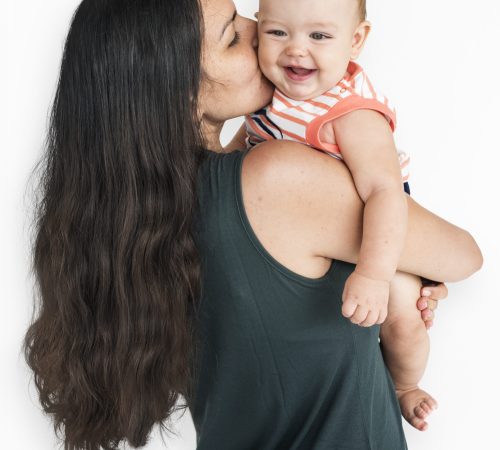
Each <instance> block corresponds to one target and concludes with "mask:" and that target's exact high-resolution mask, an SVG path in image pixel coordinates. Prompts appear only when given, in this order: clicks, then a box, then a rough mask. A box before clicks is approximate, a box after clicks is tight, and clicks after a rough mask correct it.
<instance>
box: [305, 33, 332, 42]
mask: <svg viewBox="0 0 500 450" xmlns="http://www.w3.org/2000/svg"><path fill="white" fill-rule="evenodd" d="M309 37H311V38H312V39H314V40H316V41H321V40H323V39H330V36H327V35H326V34H324V33H318V32H315V33H311V34H310V35H309Z"/></svg>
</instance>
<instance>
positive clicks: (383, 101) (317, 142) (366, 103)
mask: <svg viewBox="0 0 500 450" xmlns="http://www.w3.org/2000/svg"><path fill="white" fill-rule="evenodd" d="M356 109H373V110H376V111H379V112H380V113H382V114H383V115H384V116H385V117H386V119H387V120H388V122H389V124H390V126H391V129H392V130H393V131H394V129H395V128H396V112H395V110H394V107H393V106H392V104H391V103H390V101H389V99H388V98H387V97H386V96H385V95H383V94H381V93H379V92H377V91H376V90H375V88H374V87H373V85H372V83H371V82H370V80H369V78H368V76H367V75H366V73H365V72H364V70H363V69H362V68H361V66H359V65H358V64H356V63H355V62H352V61H351V62H349V65H348V67H347V73H346V75H345V76H344V78H342V80H340V81H339V83H337V85H335V86H334V87H333V88H331V89H330V90H328V91H327V92H325V93H323V94H321V95H319V96H318V97H315V98H313V99H310V100H294V99H291V98H289V97H287V96H286V95H285V94H283V93H282V92H281V91H279V90H278V89H275V92H274V95H273V100H272V102H271V103H270V104H269V105H268V106H267V107H265V108H263V109H261V110H259V111H257V112H255V113H253V114H250V115H248V116H247V117H246V120H245V124H246V129H247V141H246V142H247V146H248V147H251V146H253V145H255V144H257V143H259V142H262V141H265V140H270V139H286V140H292V141H296V142H302V143H304V144H307V145H309V146H311V147H313V148H316V149H318V150H322V151H324V152H326V153H327V154H329V155H331V156H333V157H334V158H337V159H342V155H341V151H340V149H339V148H338V146H337V145H334V144H330V143H327V142H322V141H321V139H320V133H319V131H320V129H321V127H322V126H323V125H324V124H325V123H326V122H329V121H332V120H335V119H336V118H337V117H340V116H341V115H344V114H346V113H348V112H351V111H354V110H356ZM398 156H399V161H400V166H401V173H402V176H403V181H407V180H408V177H409V171H408V166H409V160H410V159H409V157H408V155H407V154H406V153H404V152H401V151H398Z"/></svg>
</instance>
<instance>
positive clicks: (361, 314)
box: [351, 305, 370, 325]
mask: <svg viewBox="0 0 500 450" xmlns="http://www.w3.org/2000/svg"><path fill="white" fill-rule="evenodd" d="M369 312H370V310H369V309H368V308H367V307H366V306H360V305H358V307H357V308H356V311H355V312H354V314H353V316H352V317H351V322H352V323H354V324H355V325H359V324H360V323H361V322H363V321H364V320H366V317H367V316H368V313H369Z"/></svg>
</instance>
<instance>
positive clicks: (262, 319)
mask: <svg viewBox="0 0 500 450" xmlns="http://www.w3.org/2000/svg"><path fill="white" fill-rule="evenodd" d="M255 47H256V39H255V24H254V23H253V22H251V21H249V20H247V19H243V18H241V17H239V16H238V15H236V13H235V9H234V5H233V3H232V2H231V0H203V1H202V2H201V5H199V4H198V2H197V0H182V1H181V0H177V1H175V2H174V1H159V0H142V1H137V0H120V1H118V0H107V1H103V0H84V1H83V2H82V4H81V5H80V6H79V8H78V10H77V12H76V14H75V16H74V18H73V22H72V25H71V29H70V31H69V34H68V38H67V41H66V45H65V50H64V56H63V61H62V67H61V74H60V79H59V84H58V89H57V93H56V97H55V101H54V105H53V111H52V117H51V127H50V133H49V139H48V150H47V153H46V157H45V159H44V161H43V164H42V165H41V168H42V174H41V186H40V188H41V199H40V201H39V203H38V209H37V221H36V240H35V242H34V260H33V270H34V272H35V275H36V280H37V285H38V292H39V297H40V309H39V311H38V312H37V317H36V320H35V321H34V322H33V324H32V325H31V326H30V328H29V330H28V332H27V335H26V339H25V352H26V358H27V361H28V364H29V365H30V367H31V368H32V370H33V371H34V373H35V382H36V385H37V388H38V390H39V394H40V401H41V403H42V405H43V407H44V409H45V411H46V412H48V413H50V414H52V415H53V417H54V424H55V429H56V431H57V430H63V432H64V441H65V448H67V449H76V448H85V449H92V450H93V449H98V448H99V446H101V447H102V448H104V449H111V448H116V447H117V446H118V443H119V442H120V441H121V440H125V439H126V440H128V441H129V443H130V444H131V445H132V446H135V447H137V446H142V445H145V444H146V442H147V438H148V435H149V432H150V431H151V428H152V426H153V425H154V424H155V423H159V422H161V421H164V420H167V419H168V418H169V416H170V415H171V414H172V412H173V411H174V410H175V404H176V401H177V399H178V395H179V394H182V395H184V396H185V398H186V399H187V403H188V406H189V407H190V409H191V412H192V414H193V419H194V423H195V426H196V430H197V434H198V448H199V449H277V448H280V449H292V448H297V449H298V448H301V449H323V448H325V449H326V448H332V447H333V448H336V449H354V448H356V449H384V450H392V449H398V450H399V449H403V448H405V447H406V444H405V440H404V435H403V431H402V427H401V417H400V410H399V407H398V403H397V399H396V397H395V393H394V389H393V386H392V383H391V379H390V376H389V374H388V372H387V369H386V368H385V366H384V364H383V359H382V354H381V351H380V347H379V343H378V330H379V327H378V326H374V327H370V328H364V327H359V326H356V325H353V324H352V323H351V322H349V321H348V320H347V319H345V318H343V317H342V316H341V312H340V306H341V303H340V302H341V300H340V299H341V297H340V293H341V292H342V288H343V283H344V281H345V279H346V278H347V276H348V275H349V273H350V272H351V271H352V270H353V267H354V266H353V265H352V263H355V262H356V258H357V252H358V249H359V242H360V234H361V233H360V230H361V217H362V206H363V205H362V204H361V202H360V200H359V198H358V196H357V194H356V191H355V189H354V186H353V184H352V180H351V178H350V175H349V174H348V172H347V171H346V170H345V168H344V167H343V166H342V165H341V164H340V163H338V162H336V161H334V160H333V159H332V158H328V157H326V156H325V155H322V154H320V153H319V152H312V151H310V149H305V148H304V147H301V146H300V145H297V144H291V143H284V142H269V143H266V144H262V145H261V146H258V147H256V148H255V149H254V150H252V151H250V152H239V151H232V152H229V153H224V150H223V149H222V147H221V145H220V143H219V140H218V137H219V134H220V130H221V128H222V124H223V123H224V121H225V120H227V119H228V118H231V117H236V116H239V115H242V114H245V113H248V112H250V111H253V110H255V109H257V108H259V107H261V106H263V105H264V104H265V103H266V102H267V101H268V100H269V98H270V94H271V89H270V86H269V85H268V83H267V82H266V81H265V80H264V79H263V77H262V75H261V73H260V71H259V70H258V67H257V59H256V54H255ZM226 150H227V151H229V150H231V149H230V148H229V149H226ZM326 180H328V182H327V181H326ZM306 185H307V187H308V188H307V189H304V188H303V187H304V186H306ZM409 211H410V216H409V230H408V238H407V242H406V247H405V250H404V252H403V255H402V257H401V262H400V265H399V269H400V270H405V271H408V272H412V273H418V274H419V275H421V276H425V277H427V278H430V279H440V280H449V281H452V280H458V279H461V278H464V277H466V276H468V275H470V274H471V273H473V272H474V271H476V270H477V269H478V268H479V267H480V265H481V262H482V260H481V254H480V252H479V249H478V248H477V246H476V244H475V242H474V240H473V239H472V238H471V237H470V235H469V234H468V233H466V232H465V231H463V230H460V229H459V228H457V227H454V226H453V225H451V224H449V223H447V222H445V221H443V220H442V219H440V218H438V217H436V216H434V215H432V214H431V213H429V212H428V211H426V210H424V209H423V208H421V207H420V206H418V205H417V204H416V203H415V202H413V201H412V200H409ZM339 236H341V239H340V238H339ZM332 260H333V261H332ZM342 261H346V262H342ZM445 296H446V288H445V287H444V285H440V286H438V287H435V288H431V297H425V298H421V299H420V300H419V308H420V309H421V310H422V315H423V319H424V320H426V321H427V322H428V325H430V322H431V319H432V311H431V310H432V309H433V308H434V307H435V301H432V300H431V298H434V299H440V298H443V297H445ZM415 300H417V299H415ZM424 303H427V306H428V307H425V306H424ZM162 426H163V427H164V428H165V429H166V430H168V428H167V427H166V425H165V424H162Z"/></svg>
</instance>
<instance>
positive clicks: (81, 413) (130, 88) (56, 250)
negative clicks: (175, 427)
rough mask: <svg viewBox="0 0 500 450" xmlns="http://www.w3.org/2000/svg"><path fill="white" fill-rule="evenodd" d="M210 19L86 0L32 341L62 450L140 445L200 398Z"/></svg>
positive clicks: (41, 236) (63, 103)
mask: <svg viewBox="0 0 500 450" xmlns="http://www.w3.org/2000/svg"><path fill="white" fill-rule="evenodd" d="M201 14H202V13H201V8H200V5H199V3H198V0H84V1H83V2H82V3H81V4H80V6H79V7H78V9H77V10H76V12H75V14H74V16H73V19H72V23H71V27H70V30H69V33H68V36H67V39H66V43H65V47H64V54H63V58H62V64H61V71H60V77H59V82H58V86H57V91H56V95H55V98H54V102H53V106H52V111H51V116H50V127H49V132H48V136H47V144H46V151H45V152H44V156H43V157H42V159H41V160H40V161H39V163H38V164H37V166H36V167H35V171H34V173H35V172H36V171H37V170H39V171H40V175H39V176H40V179H39V184H38V193H39V195H38V199H36V204H35V216H34V220H33V227H34V231H35V233H34V234H33V243H32V245H33V249H32V250H33V260H32V270H33V273H34V275H35V281H36V290H35V291H36V295H35V299H36V300H38V301H36V302H35V308H34V311H33V315H34V317H33V318H32V323H31V325H30V327H29V329H28V330H27V333H26V336H25V340H24V342H23V350H24V354H25V357H26V360H27V363H28V365H29V367H30V368H31V369H32V371H33V372H34V380H35V384H36V387H37V390H38V393H39V399H40V402H41V404H42V406H43V408H44V410H45V412H47V413H49V414H51V415H52V416H53V420H54V430H55V432H56V434H58V435H59V432H60V431H61V430H62V429H63V431H64V448H65V449H66V450H72V449H86V450H94V449H95V450H97V449H99V448H101V447H102V448H104V449H106V450H107V449H115V448H118V445H119V444H120V442H121V441H125V440H128V442H129V443H130V444H131V445H132V446H134V447H140V446H144V445H145V444H146V443H147V441H148V436H149V434H150V431H151V429H152V427H153V426H154V425H155V424H157V423H158V424H160V431H167V432H171V431H172V430H170V429H169V427H168V426H167V425H166V423H165V421H167V419H168V418H169V416H170V415H171V414H172V413H173V412H174V411H176V410H177V409H178V408H175V405H176V403H177V400H178V399H179V394H182V395H184V396H185V397H187V395H189V392H190V389H191V386H192V384H191V383H192V381H193V377H194V370H193V368H194V367H193V366H194V365H193V364H192V361H193V358H194V357H195V353H196V345H194V344H195V341H196V339H195V334H196V327H195V326H194V323H195V322H194V318H195V315H193V311H196V302H197V300H198V297H199V290H200V263H199V256H198V252H197V250H196V247H195V243H194V235H193V230H192V228H193V222H194V220H193V217H194V215H195V210H196V207H197V196H196V173H197V168H198V166H199V163H200V161H201V159H202V157H203V156H202V155H203V153H204V151H203V150H202V145H203V142H202V136H201V134H200V127H199V124H198V121H197V104H196V99H197V98H198V90H199V83H200V77H201V75H200V72H201V68H200V59H201V43H202V32H203V27H202V16H201ZM186 406H187V405H181V408H185V407H186ZM174 434H175V433H174Z"/></svg>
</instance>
